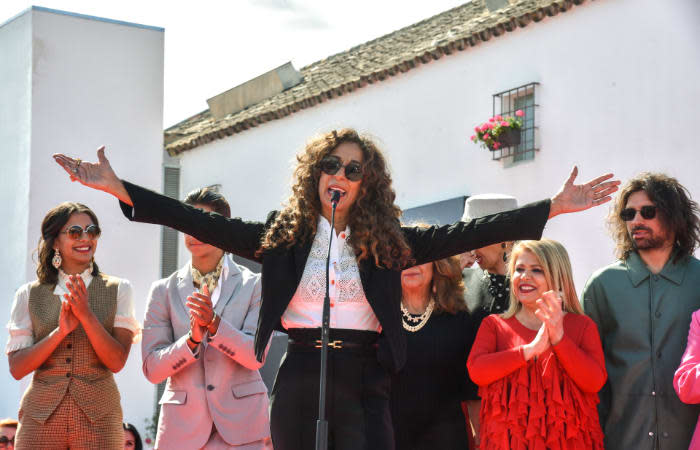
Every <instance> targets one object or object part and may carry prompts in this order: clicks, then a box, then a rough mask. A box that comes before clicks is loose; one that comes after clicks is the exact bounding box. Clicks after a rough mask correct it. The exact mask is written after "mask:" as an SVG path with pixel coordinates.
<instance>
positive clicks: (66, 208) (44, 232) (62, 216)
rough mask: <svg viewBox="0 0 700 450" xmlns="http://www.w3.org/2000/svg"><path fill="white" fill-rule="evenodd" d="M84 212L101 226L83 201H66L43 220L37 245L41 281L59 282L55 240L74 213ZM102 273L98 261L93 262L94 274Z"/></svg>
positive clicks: (38, 273)
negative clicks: (55, 258) (54, 258)
mask: <svg viewBox="0 0 700 450" xmlns="http://www.w3.org/2000/svg"><path fill="white" fill-rule="evenodd" d="M79 213H84V214H87V215H88V216H90V218H91V219H92V222H93V223H94V224H95V225H97V226H100V222H99V221H98V220H97V216H96V215H95V213H94V212H93V211H92V210H91V209H90V208H88V207H87V206H85V205H83V204H82V203H74V202H64V203H61V204H60V205H58V206H56V207H55V208H52V209H51V210H49V212H47V213H46V216H44V220H43V221H42V222H41V238H40V239H39V246H38V247H37V254H38V255H39V256H38V264H37V268H36V276H37V278H38V279H39V282H40V283H45V284H56V283H57V282H58V269H56V268H55V267H54V266H53V264H51V260H52V259H53V256H54V254H55V253H56V252H55V250H54V249H53V247H54V245H53V244H54V241H55V240H56V237H57V236H58V233H60V232H61V228H63V226H64V225H65V224H66V223H68V220H70V217H71V216H72V215H73V214H79ZM99 273H100V269H99V268H98V267H97V263H96V262H95V261H94V260H93V262H92V275H93V276H96V275H97V274H99Z"/></svg>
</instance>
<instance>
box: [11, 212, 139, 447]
mask: <svg viewBox="0 0 700 450" xmlns="http://www.w3.org/2000/svg"><path fill="white" fill-rule="evenodd" d="M99 237H100V227H99V223H98V220H97V217H96V216H95V213H94V212H92V211H91V210H90V208H88V207H87V206H85V205H82V204H79V203H70V202H66V203H62V204H60V205H58V206H57V207H55V208H53V209H52V210H50V211H49V212H48V213H47V214H46V217H44V220H43V222H42V224H41V241H40V243H39V248H38V255H39V265H38V267H37V271H36V273H37V278H38V280H36V281H33V282H30V283H27V284H25V285H24V286H22V287H20V288H19V290H18V291H17V293H16V294H15V299H14V302H13V305H12V315H11V318H10V324H9V330H10V337H9V340H8V343H7V347H6V349H5V351H6V353H7V354H8V359H9V365H10V372H11V373H12V376H13V377H15V378H16V379H18V380H19V379H21V378H23V377H24V376H26V375H27V374H29V373H31V372H34V376H33V378H32V382H31V384H30V385H29V388H27V391H26V392H25V393H24V396H23V398H22V402H21V405H20V410H19V428H18V430H17V436H16V443H15V448H17V449H37V448H52V449H54V448H55V449H63V448H81V449H115V450H116V449H118V448H122V447H123V445H124V437H123V436H124V431H123V429H122V412H121V406H120V397H119V391H118V390H117V385H116V383H115V382H114V377H113V376H112V373H113V372H118V371H119V370H121V368H122V367H124V364H125V362H126V359H127V357H128V355H129V349H130V347H131V343H132V341H133V339H134V337H136V336H138V335H139V330H140V327H139V324H138V322H137V321H136V320H135V318H134V305H133V299H132V294H131V285H130V284H129V282H128V281H126V280H120V279H118V278H114V277H110V276H108V275H105V274H103V273H101V272H100V271H99V269H98V267H97V264H96V263H95V261H94V254H95V250H96V248H97V242H98V238H99Z"/></svg>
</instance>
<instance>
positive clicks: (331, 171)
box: [319, 155, 362, 181]
mask: <svg viewBox="0 0 700 450" xmlns="http://www.w3.org/2000/svg"><path fill="white" fill-rule="evenodd" d="M319 167H320V168H321V171H322V172H323V173H325V174H327V175H335V174H336V173H338V171H339V170H340V169H341V168H343V167H344V168H345V178H347V179H348V180H350V181H360V180H361V179H362V164H360V163H359V162H357V161H350V162H349V163H347V164H345V165H344V166H343V161H342V160H341V159H340V158H339V157H337V156H335V155H328V156H324V157H323V159H322V160H321V162H320V163H319Z"/></svg>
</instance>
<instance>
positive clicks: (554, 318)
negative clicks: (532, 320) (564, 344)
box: [535, 291, 565, 345]
mask: <svg viewBox="0 0 700 450" xmlns="http://www.w3.org/2000/svg"><path fill="white" fill-rule="evenodd" d="M536 303H537V309H536V310H535V315H536V316H537V318H538V319H540V320H541V321H542V324H543V325H544V326H545V328H546V329H547V334H548V335H549V342H551V343H552V345H557V344H558V343H559V341H561V339H562V338H563V337H564V314H565V312H564V310H563V309H562V299H561V296H560V295H559V294H557V293H555V292H554V291H547V292H545V293H544V294H542V298H540V299H538V300H537V302H536Z"/></svg>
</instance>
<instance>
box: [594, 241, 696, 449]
mask: <svg viewBox="0 0 700 450" xmlns="http://www.w3.org/2000/svg"><path fill="white" fill-rule="evenodd" d="M583 307H584V310H585V311H586V314H588V316H590V317H591V319H593V321H594V322H595V323H596V325H598V330H599V332H600V337H601V341H602V343H603V352H604V354H605V366H606V368H607V371H608V382H607V383H606V384H605V387H603V389H602V390H601V392H600V404H599V407H598V410H599V413H600V422H601V425H602V427H603V432H604V433H605V448H606V449H608V450H616V449H620V450H629V449H635V450H637V449H639V450H643V449H660V450H684V449H687V448H688V446H689V444H690V440H691V438H692V435H693V430H694V429H695V423H696V421H697V419H698V412H700V407H699V406H698V405H686V404H683V403H681V401H680V400H679V399H678V397H677V396H676V393H675V391H674V390H673V374H674V372H675V371H676V369H677V368H678V365H679V363H680V360H681V356H682V355H683V350H684V349H685V345H686V340H687V338H688V329H689V327H690V318H691V314H692V312H693V311H695V310H697V309H700V261H699V260H697V259H696V258H692V257H689V258H685V259H683V260H681V261H679V262H677V263H674V262H673V255H672V256H671V259H670V260H669V261H668V262H667V263H666V265H665V266H664V268H663V270H661V272H660V273H658V274H652V273H651V272H650V271H649V269H647V267H646V265H645V264H644V262H643V261H642V260H641V258H640V257H639V255H638V254H637V253H631V254H630V256H629V257H628V258H627V259H626V260H624V261H618V262H616V263H614V264H611V265H610V266H607V267H604V268H603V269H600V270H598V271H597V272H595V273H594V274H593V276H591V278H590V279H589V280H588V282H587V283H586V286H585V288H584V290H583Z"/></svg>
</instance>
